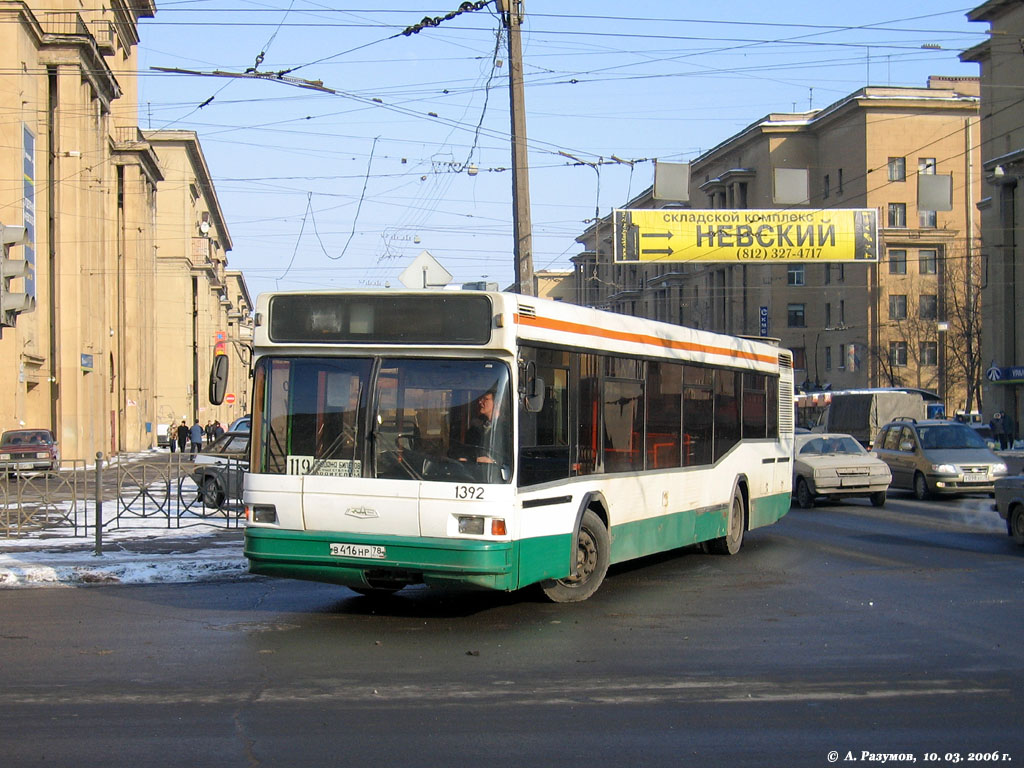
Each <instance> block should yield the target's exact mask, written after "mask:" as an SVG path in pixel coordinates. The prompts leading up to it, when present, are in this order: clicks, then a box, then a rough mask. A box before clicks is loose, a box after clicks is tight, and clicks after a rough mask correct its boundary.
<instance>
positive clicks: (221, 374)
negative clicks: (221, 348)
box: [210, 355, 228, 405]
mask: <svg viewBox="0 0 1024 768" xmlns="http://www.w3.org/2000/svg"><path fill="white" fill-rule="evenodd" d="M227 391H228V356H227V355H214V356H213V365H211V366H210V404H211V405H220V404H221V403H223V402H224V393H225V392H227Z"/></svg>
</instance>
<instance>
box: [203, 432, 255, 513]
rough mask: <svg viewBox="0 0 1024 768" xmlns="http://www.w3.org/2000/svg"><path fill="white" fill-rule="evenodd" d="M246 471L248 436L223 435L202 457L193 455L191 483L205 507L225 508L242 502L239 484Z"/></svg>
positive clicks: (236, 434) (242, 434)
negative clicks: (227, 504) (226, 504)
mask: <svg viewBox="0 0 1024 768" xmlns="http://www.w3.org/2000/svg"><path fill="white" fill-rule="evenodd" d="M248 469H249V433H248V432H225V433H224V434H223V435H221V436H220V437H218V438H217V439H216V440H214V441H213V442H212V443H210V446H209V447H208V448H207V449H206V450H204V451H203V452H202V453H198V454H196V457H195V469H194V470H193V471H192V479H193V480H195V482H196V485H197V486H198V487H199V497H200V498H201V499H202V500H203V503H204V504H206V506H208V507H217V508H218V509H219V508H221V507H223V506H224V503H225V502H226V501H227V500H228V499H241V498H242V481H243V479H244V477H245V473H246V471H247V470H248Z"/></svg>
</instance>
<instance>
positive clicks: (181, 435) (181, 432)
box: [178, 419, 188, 455]
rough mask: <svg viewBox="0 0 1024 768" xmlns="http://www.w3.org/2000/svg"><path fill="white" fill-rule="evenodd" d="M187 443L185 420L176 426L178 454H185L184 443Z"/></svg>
mask: <svg viewBox="0 0 1024 768" xmlns="http://www.w3.org/2000/svg"><path fill="white" fill-rule="evenodd" d="M186 442H188V426H187V425H186V424H185V420H184V419H182V420H181V424H179V425H178V453H180V454H182V455H184V454H185V443H186Z"/></svg>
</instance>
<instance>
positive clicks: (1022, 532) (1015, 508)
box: [995, 475, 1024, 547]
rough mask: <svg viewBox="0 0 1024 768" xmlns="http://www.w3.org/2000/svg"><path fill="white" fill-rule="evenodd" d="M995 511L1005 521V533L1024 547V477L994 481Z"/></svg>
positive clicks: (1002, 478)
mask: <svg viewBox="0 0 1024 768" xmlns="http://www.w3.org/2000/svg"><path fill="white" fill-rule="evenodd" d="M995 493H996V509H997V510H999V516H1000V517H1001V518H1003V520H1005V521H1006V532H1007V533H1008V534H1010V535H1011V536H1013V540H1014V541H1015V542H1017V543H1018V544H1020V545H1021V546H1022V547H1024V475H1013V476H1011V477H1001V478H999V479H998V480H996V491H995Z"/></svg>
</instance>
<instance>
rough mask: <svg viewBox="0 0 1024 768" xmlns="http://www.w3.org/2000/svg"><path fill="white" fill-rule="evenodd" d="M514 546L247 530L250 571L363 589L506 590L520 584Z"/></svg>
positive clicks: (311, 532) (262, 529) (346, 534)
mask: <svg viewBox="0 0 1024 768" xmlns="http://www.w3.org/2000/svg"><path fill="white" fill-rule="evenodd" d="M515 549H516V546H515V544H514V543H513V542H510V541H480V540H467V539H435V538H419V537H409V536H376V535H370V536H368V535H366V534H354V533H332V532H328V531H293V530H282V529H278V528H263V527H258V526H249V527H247V528H246V529H245V556H246V557H247V558H248V559H249V571H250V572H251V573H254V574H259V575H263V576H282V577H286V578H291V579H305V580H308V581H320V582H328V583H331V584H342V585H344V586H347V587H356V588H363V589H366V588H378V587H385V588H400V587H402V586H405V585H408V584H427V585H430V586H451V587H478V588H486V589H497V590H503V591H510V590H513V589H516V588H517V587H518V584H517V583H516V582H517V579H516V574H515V567H514V565H515V562H516V560H517V557H516V553H515Z"/></svg>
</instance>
